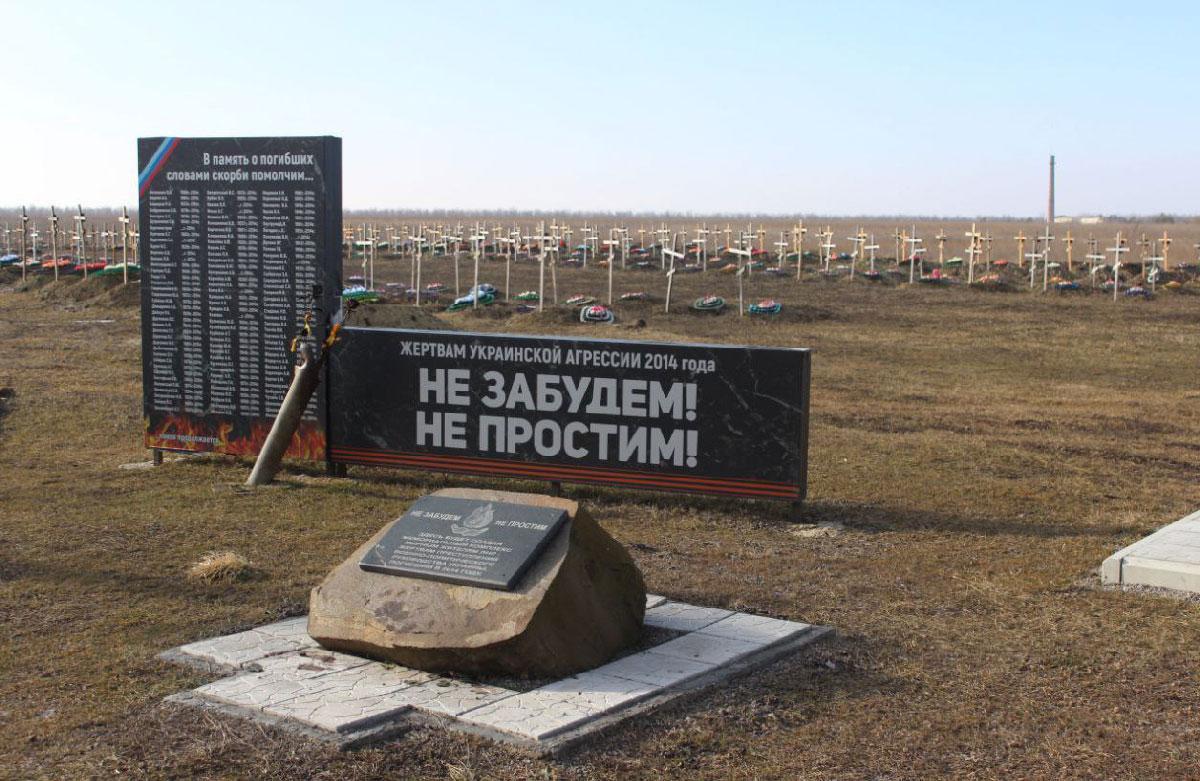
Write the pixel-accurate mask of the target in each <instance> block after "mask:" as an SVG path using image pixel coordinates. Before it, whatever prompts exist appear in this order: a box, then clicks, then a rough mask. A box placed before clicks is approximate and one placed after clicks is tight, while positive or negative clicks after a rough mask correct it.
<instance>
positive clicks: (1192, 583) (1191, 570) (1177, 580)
mask: <svg viewBox="0 0 1200 781" xmlns="http://www.w3.org/2000/svg"><path fill="white" fill-rule="evenodd" d="M1121 581H1122V582H1123V583H1124V584H1125V585H1129V586H1153V587H1155V588H1167V589H1173V590H1175V591H1189V592H1193V593H1200V565H1198V564H1194V563H1190V562H1178V561H1163V560H1162V559H1144V558H1142V557H1141V556H1129V557H1127V558H1126V559H1125V563H1124V565H1123V566H1122V568H1121Z"/></svg>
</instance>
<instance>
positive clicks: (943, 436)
mask: <svg viewBox="0 0 1200 781" xmlns="http://www.w3.org/2000/svg"><path fill="white" fill-rule="evenodd" d="M1105 230H1106V232H1107V227H1106V229H1105ZM436 262H440V263H443V264H448V262H447V261H435V263H436ZM387 263H393V264H395V262H392V261H389V262H387ZM447 267H448V266H447V265H443V266H442V268H441V270H429V271H427V273H426V275H425V278H426V280H429V279H434V278H441V279H442V280H443V281H447V282H452V279H453V277H452V272H448V271H447ZM405 268H406V264H403V265H393V267H386V265H385V267H384V268H382V269H380V270H379V273H381V275H382V276H383V277H385V278H396V279H399V278H406V276H407V274H406V271H405ZM466 268H467V264H466V263H465V262H464V270H466ZM496 269H497V267H496V266H494V265H489V267H488V272H487V274H486V276H485V277H484V278H485V279H487V280H488V281H492V282H499V281H502V280H498V279H497V270H496ZM467 273H469V272H467ZM660 279H661V278H660V277H659V276H657V275H649V274H646V275H645V281H642V282H639V281H637V278H635V277H630V278H628V280H627V279H624V278H623V279H621V280H620V281H618V290H626V289H637V288H639V287H640V288H643V289H647V290H649V291H650V292H651V293H654V294H657V295H661V282H660ZM535 280H536V271H535V270H534V268H533V267H532V266H531V265H529V264H525V265H521V266H520V267H519V270H518V272H517V274H516V278H515V279H514V283H513V288H514V289H515V290H521V289H526V288H531V287H536V281H535ZM559 280H560V294H561V295H562V297H563V298H564V299H565V297H566V296H567V295H570V294H571V293H574V292H586V293H590V294H592V295H597V296H599V295H601V294H602V292H603V290H604V276H603V272H601V271H600V270H596V269H593V270H588V271H586V272H584V271H578V270H563V271H561V272H560V278H559ZM651 280H653V281H651ZM676 282H677V295H678V301H679V302H680V305H679V306H678V308H677V311H676V312H674V313H672V314H670V315H663V314H662V313H661V308H660V306H656V305H655V304H653V303H647V304H637V305H630V306H623V305H618V307H617V315H618V323H617V325H614V326H586V325H581V324H579V323H577V322H574V321H573V319H572V317H571V315H570V313H566V312H562V311H551V312H545V313H542V314H530V315H518V314H514V313H513V311H512V309H511V308H509V307H507V306H506V305H502V304H497V305H495V306H493V307H489V308H487V309H486V310H484V311H483V312H481V313H478V314H475V313H471V312H463V313H457V314H453V315H444V316H440V319H441V320H443V321H444V322H445V323H446V324H448V325H449V326H451V327H455V328H462V329H486V330H497V331H507V332H538V333H570V334H575V335H583V334H592V335H603V336H618V337H622V338H656V339H677V340H696V341H700V340H703V341H720V342H748V343H753V344H771V345H793V346H808V347H812V348H813V349H814V350H815V354H814V364H813V388H812V435H811V445H810V447H811V450H810V493H809V496H810V501H809V502H808V504H807V509H806V511H805V512H806V515H807V520H809V521H811V522H824V521H837V522H840V523H843V524H845V529H844V531H842V532H841V533H839V534H837V535H835V536H829V537H819V538H809V537H800V536H797V535H795V534H793V530H794V527H793V526H792V525H791V524H789V523H788V521H787V509H788V508H787V507H785V506H783V505H780V504H771V503H757V502H742V501H732V500H717V499H705V498H698V497H686V496H669V495H662V494H649V493H637V492H626V491H618V490H609V489H600V488H592V487H584V486H573V487H572V486H568V487H567V490H568V493H569V494H570V495H571V496H572V497H575V498H578V499H579V500H581V501H582V502H584V503H585V504H586V505H587V506H589V507H590V508H591V509H592V511H593V514H594V515H595V516H596V517H597V519H599V520H600V521H601V522H602V523H603V524H604V526H605V527H606V528H607V529H608V530H609V531H610V532H611V533H612V534H613V535H615V536H616V537H617V538H618V539H619V540H620V541H621V542H622V543H623V544H625V545H626V546H627V547H628V548H629V549H630V551H631V552H632V554H633V555H634V557H635V558H636V560H637V562H638V564H639V566H640V567H641V568H642V570H643V572H644V574H645V577H646V581H647V585H648V586H649V588H650V589H651V590H652V591H654V592H657V593H660V594H665V595H668V596H670V597H674V598H678V599H682V600H686V601H688V602H693V603H697V604H704V605H714V606H722V607H728V608H736V609H739V610H746V611H751V612H759V613H764V614H768V615H773V616H778V617H783V618H788V619H794V620H800V621H807V622H814V623H820V624H828V625H831V626H833V627H835V628H836V629H837V636H836V638H835V639H833V640H832V641H828V642H825V643H822V644H819V645H817V646H816V647H813V648H811V649H809V650H807V651H805V652H804V653H803V654H802V655H799V656H797V657H794V658H791V659H789V660H786V661H784V662H781V663H778V664H776V665H774V666H772V667H770V668H768V669H766V670H763V671H760V672H757V673H754V674H751V675H749V676H747V677H744V678H741V679H739V680H737V681H736V682H735V683H733V684H730V685H728V686H726V687H724V688H721V689H720V690H717V691H713V692H710V693H707V694H704V695H703V696H700V697H699V698H697V699H694V700H691V701H689V702H683V703H677V704H673V705H672V706H670V707H668V708H667V709H665V710H663V711H660V712H657V713H654V714H651V715H646V716H641V717H638V718H636V719H634V720H633V721H631V722H628V723H626V724H625V725H623V726H621V727H619V728H617V729H616V730H614V731H612V732H610V733H608V734H607V735H606V736H604V737H602V738H601V739H600V740H598V741H596V742H594V743H592V744H589V745H587V746H585V747H583V748H581V749H580V750H578V751H576V752H574V753H572V754H570V755H568V756H565V757H562V758H559V759H556V760H543V759H536V758H532V757H528V756H525V755H522V754H519V753H516V752H514V751H512V750H510V749H507V748H503V747H499V746H496V745H493V744H490V743H487V742H485V741H480V740H476V739H471V738H467V737H463V736H459V735H450V734H445V733H442V732H439V731H435V730H420V731H415V732H411V733H409V734H407V735H405V736H403V737H401V738H399V739H397V740H395V741H393V742H390V743H387V744H385V745H381V746H379V747H376V748H371V749H366V750H361V751H355V752H338V751H336V750H334V749H332V748H329V747H327V746H324V745H321V744H317V743H313V742H309V741H306V740H303V739H300V738H296V737H292V736H288V735H286V734H283V733H278V732H274V731H271V730H268V729H264V728H262V727H259V726H257V725H254V724H251V723H247V722H241V721H237V720H230V719H224V718H217V717H214V716H211V715H206V714H202V713H197V712H192V711H190V710H183V709H179V708H175V707H167V706H164V705H162V704H161V701H162V698H163V697H164V696H166V695H168V694H172V693H174V692H177V691H180V690H182V689H186V688H189V687H193V686H196V685H199V684H200V683H202V682H203V681H205V680H206V678H205V676H203V675H200V674H198V673H195V672H192V671H188V670H185V669H182V668H179V667H174V666H170V665H167V664H165V663H161V662H159V661H156V659H155V654H157V653H158V652H160V651H162V650H164V649H167V648H169V647H172V646H175V645H179V644H181V643H185V642H189V641H192V640H196V639H200V638H203V637H208V636H212V635H215V634H221V633H227V632H231V631H235V630H240V629H245V628H248V627H251V626H254V625H257V624H261V623H265V622H268V621H272V620H276V619H279V618H281V617H284V616H289V615H295V614H299V613H303V612H304V611H305V605H306V601H307V595H308V591H309V589H310V588H311V587H312V586H313V585H314V584H315V583H317V582H318V580H319V579H320V578H321V577H322V576H323V575H324V574H325V573H326V572H327V571H328V570H329V569H330V568H331V567H332V566H333V565H334V564H335V563H337V562H339V561H340V560H341V559H343V558H344V557H345V556H346V555H348V554H349V553H350V552H351V551H352V550H353V549H354V548H355V547H356V546H357V545H358V544H359V543H360V542H361V540H362V539H364V537H365V536H367V535H369V534H371V533H372V532H374V531H375V530H376V529H378V528H379V527H380V526H381V525H382V524H384V523H386V522H387V521H389V520H391V519H392V518H394V517H396V516H398V515H399V514H400V513H401V512H402V511H403V510H404V508H405V507H406V506H407V503H408V502H410V501H411V500H413V499H414V498H415V497H417V496H419V495H420V494H422V493H425V492H428V491H430V490H433V489H435V488H438V487H441V486H444V485H480V484H481V483H482V482H483V481H478V480H473V479H467V478H458V477H444V476H440V475H436V474H429V473H416V472H402V471H391V470H385V469H368V468H351V469H350V473H349V478H348V479H331V478H328V477H325V476H324V474H323V472H322V471H321V470H320V469H318V468H317V467H316V466H314V465H305V464H294V465H292V467H291V468H290V470H289V471H288V472H287V473H286V474H285V475H284V477H283V479H282V480H281V481H280V482H279V483H278V484H277V485H276V486H273V487H269V488H265V489H259V490H254V491H247V490H244V489H242V488H241V487H240V483H241V482H242V481H243V480H244V478H245V476H246V473H247V468H248V466H247V464H246V463H245V462H239V461H236V460H230V459H224V458H211V459H207V458H206V459H188V460H184V461H177V462H172V463H168V464H167V465H166V466H164V467H162V468H159V469H153V470H142V471H134V470H121V469H119V468H118V466H119V465H120V464H123V463H126V462H131V461H139V460H144V459H145V458H146V457H147V456H146V453H145V451H144V450H142V449H141V446H140V445H141V436H142V422H141V380H140V372H141V364H140V358H139V333H140V332H139V327H138V310H137V307H136V305H135V303H134V301H133V299H134V296H132V295H131V294H130V293H128V292H122V291H111V290H104V289H103V288H102V287H100V286H99V283H98V282H89V283H87V284H86V285H84V284H82V283H79V282H77V281H70V282H66V281H64V282H61V283H57V284H40V283H39V284H36V285H31V286H29V287H28V288H27V289H17V288H18V287H19V286H18V285H17V284H16V283H15V282H14V281H13V276H12V275H11V274H9V275H8V276H7V277H6V278H4V280H0V332H2V333H3V335H4V336H3V339H2V340H0V388H8V389H11V393H8V392H4V391H0V631H2V632H3V642H0V724H3V725H4V728H3V729H2V730H0V777H3V778H14V779H16V778H20V779H27V778H48V779H49V778H53V779H62V778H92V777H113V776H121V777H133V778H255V779H285V778H286V779H293V778H320V779H382V778H434V779H443V778H455V779H469V778H562V779H592V778H621V779H628V778H659V777H671V778H688V779H691V778H706V779H708V778H711V779H726V778H745V779H750V778H873V779H910V778H911V779H926V778H931V777H956V778H1088V779H1091V778H1116V777H1120V778H1162V777H1194V776H1195V774H1196V772H1197V771H1196V769H1197V767H1200V678H1198V677H1197V674H1196V670H1197V669H1200V605H1198V604H1196V603H1194V602H1190V601H1187V600H1180V599H1173V598H1167V597H1163V596H1159V595H1146V594H1126V593H1121V592H1117V591H1111V590H1105V589H1102V588H1100V587H1099V586H1098V579H1097V577H1096V568H1097V567H1098V565H1099V563H1100V561H1101V560H1102V559H1103V558H1104V557H1105V556H1106V555H1108V554H1109V553H1111V552H1112V551H1114V550H1116V549H1117V548H1119V547H1121V546H1123V545H1125V544H1128V543H1129V542H1131V541H1133V540H1134V539H1136V538H1138V537H1140V536H1142V535H1144V534H1146V533H1148V532H1150V531H1151V530H1153V529H1155V528H1156V527H1158V526H1160V525H1162V524H1164V523H1166V522H1169V521H1172V520H1175V519H1177V518H1178V517H1180V516H1182V515H1183V514H1185V513H1186V512H1189V511H1192V510H1195V509H1196V508H1197V506H1198V505H1200V386H1198V385H1197V379H1198V378H1200V367H1198V366H1197V355H1198V353H1197V345H1198V344H1200V317H1198V315H1197V313H1198V306H1200V298H1198V297H1196V296H1195V295H1188V294H1187V293H1184V292H1181V293H1168V294H1164V295H1160V296H1158V297H1157V298H1155V299H1154V300H1150V301H1144V300H1129V299H1122V300H1120V301H1119V302H1116V303H1114V302H1112V301H1111V300H1109V299H1108V298H1106V297H1104V296H1101V295H1095V296H1092V295H1086V294H1080V295H1077V296H1075V297H1065V296H1059V295H1057V294H1051V295H1048V296H1043V295H1041V294H1030V293H1025V292H1020V293H989V292H982V291H978V290H968V289H964V288H963V287H945V288H941V287H927V286H917V287H914V288H909V287H907V286H887V287H884V286H881V285H872V284H869V283H866V282H863V281H859V282H855V283H851V282H847V281H839V282H833V281H825V280H818V279H814V280H812V281H809V282H806V283H804V284H800V285H797V284H796V283H795V282H793V281H790V280H787V281H785V280H770V279H768V278H766V277H765V276H760V275H755V277H754V281H753V282H752V285H753V286H754V288H753V291H752V293H748V295H751V294H752V295H754V296H766V295H771V296H774V297H776V298H778V299H779V300H781V301H782V302H783V303H784V306H785V309H784V313H783V314H782V315H781V316H779V317H778V318H776V319H773V320H759V319H750V318H746V319H739V318H738V317H737V316H736V313H734V312H727V313H725V314H723V315H720V316H705V317H701V316H695V315H691V314H689V313H686V312H685V310H684V306H683V305H684V304H685V303H686V302H687V301H690V300H691V299H692V298H694V297H696V296H698V295H700V294H701V293H703V292H706V291H707V290H709V289H716V290H717V292H721V293H722V294H723V295H726V297H730V295H731V290H732V287H731V286H732V284H733V283H732V281H731V280H729V279H728V278H724V279H720V278H713V277H710V278H708V279H699V278H698V277H697V276H695V275H691V276H684V275H681V276H680V277H677V280H676ZM654 287H658V288H659V289H653V288H654ZM366 314H367V316H368V317H369V318H372V319H373V320H374V322H375V324H388V323H403V322H424V321H425V320H426V318H428V317H430V316H432V315H430V314H424V313H422V314H420V315H419V316H414V314H413V312H412V311H411V309H410V308H407V307H395V306H393V307H376V308H375V309H374V310H373V311H372V312H367V313H366ZM359 316H360V317H361V316H362V314H361V313H360V315H359ZM639 321H641V322H639ZM495 485H497V486H499V485H503V486H504V487H516V488H517V489H518V490H535V491H536V490H544V486H541V485H538V484H534V483H519V482H518V483H511V482H504V483H499V482H497V483H495ZM214 551H229V552H233V553H236V554H238V555H240V556H243V557H245V559H247V560H248V565H247V567H246V570H245V571H246V572H247V573H249V574H248V575H247V576H246V577H240V578H226V579H217V578H214V579H204V578H192V577H189V571H190V570H191V568H192V566H193V565H194V564H196V563H197V562H198V561H200V560H201V559H202V557H203V556H204V555H205V554H207V553H210V552H214Z"/></svg>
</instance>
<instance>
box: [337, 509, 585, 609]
mask: <svg viewBox="0 0 1200 781" xmlns="http://www.w3.org/2000/svg"><path fill="white" fill-rule="evenodd" d="M566 521H567V513H566V511H565V510H559V509H555V508H553V507H536V506H533V505H527V504H510V503H508V502H483V501H479V500H477V499H456V498H452V497H448V496H423V497H421V498H420V499H418V500H417V501H416V502H414V503H413V506H412V507H410V508H409V510H408V512H406V513H405V514H404V515H402V516H400V518H399V519H397V520H396V521H394V522H393V523H392V525H391V526H389V527H388V530H387V531H386V532H385V533H384V535H383V537H382V538H381V539H380V540H379V542H378V543H376V544H375V546H374V547H373V548H371V550H369V551H368V552H367V554H366V555H365V556H363V559H362V561H361V562H359V567H361V568H362V569H364V570H368V571H370V572H381V573H383V574H386V575H405V576H408V577H414V578H426V579H429V580H440V581H444V582H446V583H459V584H462V585H467V586H480V587H482V588H493V589H500V590H503V591H512V590H513V589H514V588H515V587H516V585H517V583H519V582H520V580H521V576H522V575H524V574H525V572H526V570H528V569H529V567H530V565H532V564H533V562H535V561H536V560H537V557H538V555H539V554H541V552H542V551H543V550H544V549H545V547H546V545H547V543H549V542H550V540H552V539H553V538H554V535H555V534H556V533H557V532H558V530H559V529H560V528H562V525H563V524H564V523H566Z"/></svg>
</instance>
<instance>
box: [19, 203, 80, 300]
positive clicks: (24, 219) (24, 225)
mask: <svg viewBox="0 0 1200 781" xmlns="http://www.w3.org/2000/svg"><path fill="white" fill-rule="evenodd" d="M28 231H29V215H28V214H27V213H26V212H25V207H24V206H22V207H21V280H22V281H24V280H25V234H26V233H28ZM84 273H87V272H86V271H85V272H84Z"/></svg>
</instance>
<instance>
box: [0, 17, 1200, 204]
mask: <svg viewBox="0 0 1200 781" xmlns="http://www.w3.org/2000/svg"><path fill="white" fill-rule="evenodd" d="M0 20H3V22H2V24H3V28H2V29H3V34H2V37H3V40H4V47H3V55H2V56H3V58H4V63H5V68H4V74H5V75H4V78H3V81H2V82H0V83H3V85H4V89H3V92H4V106H5V112H4V120H3V123H2V124H0V205H6V206H7V205H15V204H20V203H21V202H27V203H31V204H34V203H36V204H49V203H51V202H54V203H58V204H67V203H74V202H76V201H82V202H84V203H85V204H91V205H119V204H130V205H132V204H133V203H134V202H135V200H136V186H135V185H136V178H137V171H136V167H137V165H136V159H135V149H134V147H135V144H134V140H135V139H136V138H137V137H138V136H140V135H142V136H154V135H180V136H188V135H317V134H332V135H337V136H341V137H342V139H343V145H344V157H345V171H344V192H345V204H346V206H347V207H348V208H365V207H398V208H462V209H470V208H537V209H547V210H557V209H563V210H565V209H573V210H590V209H601V210H652V211H667V210H670V211H676V212H681V211H694V212H719V211H734V212H759V211H762V212H772V213H795V212H803V213H820V214H893V213H905V214H942V215H964V216H973V215H981V214H991V215H999V214H1013V215H1018V216H1035V215H1038V214H1041V213H1042V212H1043V210H1044V208H1045V206H1044V203H1045V178H1046V170H1045V169H1046V158H1047V155H1049V154H1050V153H1051V152H1054V153H1055V154H1057V156H1058V161H1059V188H1058V211H1059V213H1063V214H1082V213H1092V212H1103V213H1154V212H1159V211H1167V212H1176V213H1196V212H1200V208H1198V207H1197V201H1196V197H1195V196H1196V182H1197V181H1198V174H1200V158H1198V156H1197V153H1196V140H1195V139H1196V133H1197V130H1196V129H1197V127H1200V122H1198V119H1200V116H1198V114H1200V108H1198V101H1197V92H1198V89H1200V88H1198V86H1197V85H1198V84H1200V81H1198V77H1200V67H1198V66H1200V53H1198V52H1200V46H1198V44H1200V40H1198V38H1200V10H1198V6H1197V4H1195V3H1184V2H1178V3H1128V2H1089V3H1083V2H1058V3H1038V2H993V3H988V4H986V5H979V4H974V3H950V2H945V3H938V2H910V3H901V2H896V3H882V2H871V3H852V2H851V3H831V2H828V1H825V2H813V3H809V2H793V3H784V2H744V1H743V2H737V3H734V2H729V3H686V2H642V3H639V2H589V3H552V2H521V1H520V0H509V1H508V2H502V3H495V4H485V3H468V2H449V1H447V2H432V3H423V2H422V3H405V2H398V3H386V2H343V3H337V2H329V1H328V0H327V1H326V2H287V3H282V2H281V3H259V2H253V0H243V2H238V3H231V2H206V3H195V2H189V3H182V2H169V1H168V2H110V3H94V2H86V3H85V2H74V1H71V2H62V1H61V0H60V1H57V2H46V3H43V2H29V1H27V0H16V1H14V0H2V1H0Z"/></svg>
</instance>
